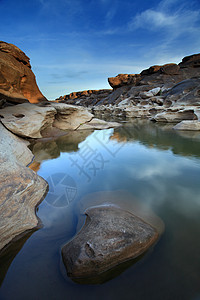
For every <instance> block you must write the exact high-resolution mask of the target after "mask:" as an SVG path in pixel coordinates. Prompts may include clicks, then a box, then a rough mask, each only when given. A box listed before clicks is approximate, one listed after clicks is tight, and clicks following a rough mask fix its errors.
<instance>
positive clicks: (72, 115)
mask: <svg viewBox="0 0 200 300" xmlns="http://www.w3.org/2000/svg"><path fill="white" fill-rule="evenodd" d="M52 106H53V107H54V108H55V109H56V111H57V115H56V118H55V121H54V123H53V126H55V127H57V128H59V129H62V130H75V129H77V128H78V127H79V126H80V125H81V124H84V123H85V122H89V121H90V120H91V119H92V118H93V115H92V114H91V113H89V112H88V110H87V109H85V108H83V107H81V106H80V107H79V106H72V105H66V104H64V103H52Z"/></svg>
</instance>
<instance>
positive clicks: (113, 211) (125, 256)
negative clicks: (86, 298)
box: [62, 206, 159, 278]
mask: <svg viewBox="0 0 200 300" xmlns="http://www.w3.org/2000/svg"><path fill="white" fill-rule="evenodd" d="M86 215H87V219H86V223H85V225H84V227H83V228H82V230H81V231H80V232H79V233H78V234H77V235H76V236H75V238H74V239H73V240H72V241H71V242H69V243H67V244H66V245H65V246H64V247H63V248H62V257H63V262H64V265H65V267H66V269H67V273H68V275H69V276H70V277H72V278H73V277H74V278H77V277H78V278H84V277H92V276H97V275H98V274H100V273H102V272H105V271H107V270H108V269H111V268H113V267H115V266H116V265H119V264H120V263H123V262H125V261H127V260H130V259H133V258H136V257H138V256H139V255H141V254H142V253H144V252H145V251H147V250H148V248H149V247H150V246H152V245H153V243H155V242H156V240H157V239H158V236H159V235H158V233H157V231H156V230H155V229H154V228H153V227H152V226H151V225H149V224H147V223H145V222H144V221H142V220H141V219H140V218H138V217H136V216H134V215H133V214H131V213H129V212H126V211H123V210H121V209H119V208H116V207H105V206H102V207H95V208H90V209H88V210H87V211H86Z"/></svg>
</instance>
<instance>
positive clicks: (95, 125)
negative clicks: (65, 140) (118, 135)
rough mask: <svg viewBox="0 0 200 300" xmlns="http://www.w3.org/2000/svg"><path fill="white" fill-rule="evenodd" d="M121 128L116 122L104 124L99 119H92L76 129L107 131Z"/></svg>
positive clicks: (104, 122)
mask: <svg viewBox="0 0 200 300" xmlns="http://www.w3.org/2000/svg"><path fill="white" fill-rule="evenodd" d="M119 126H121V124H120V123H117V122H106V121H104V120H99V119H96V118H94V119H92V120H91V121H89V122H87V123H85V124H83V125H80V127H79V128H78V129H79V130H85V129H108V128H115V127H119Z"/></svg>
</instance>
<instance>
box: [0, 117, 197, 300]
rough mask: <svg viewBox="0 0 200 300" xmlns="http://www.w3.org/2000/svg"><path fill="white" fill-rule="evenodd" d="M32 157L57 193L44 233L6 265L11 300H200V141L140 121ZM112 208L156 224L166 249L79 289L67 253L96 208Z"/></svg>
mask: <svg viewBox="0 0 200 300" xmlns="http://www.w3.org/2000/svg"><path fill="white" fill-rule="evenodd" d="M31 149H32V151H33V153H34V155H35V161H34V162H33V164H32V165H31V166H30V167H31V168H32V169H34V170H35V171H37V172H38V174H39V175H41V176H42V177H43V178H45V179H46V180H47V181H48V183H49V186H50V188H49V193H48V195H47V197H46V198H45V200H44V201H43V202H42V203H41V204H40V206H39V207H38V209H37V215H38V217H39V218H40V220H41V222H42V224H43V227H42V228H40V229H39V230H36V231H33V232H29V234H27V235H25V236H24V237H23V238H21V239H20V240H18V241H17V242H15V243H13V244H12V245H10V247H9V248H8V249H7V251H6V252H5V253H4V254H3V255H2V256H1V257H0V285H1V286H0V299H1V300H2V299H6V300H7V299H9V300H10V299H70V300H71V299H89V300H90V299H111V300H112V299H127V300H129V299H145V300H146V299H187V300H188V299H192V300H197V299H200V133H195V132H182V133H180V132H176V131H174V130H172V129H171V126H168V125H157V124H154V123H150V122H147V121H135V122H133V123H131V124H130V123H129V124H128V123H124V125H123V126H122V127H121V128H117V129H115V130H114V129H109V130H103V131H82V132H73V133H71V134H70V133H69V134H68V135H66V136H63V137H60V138H58V139H54V140H46V141H43V142H41V141H40V142H37V143H35V144H33V145H31ZM108 204H115V205H117V206H120V207H122V208H124V209H126V210H129V211H131V212H133V213H134V212H135V213H136V214H137V215H139V216H142V217H143V218H144V219H145V220H148V221H149V222H150V223H151V222H152V223H154V226H156V227H157V228H158V230H159V231H160V233H161V237H160V240H159V241H158V243H157V244H156V245H155V246H154V247H153V248H152V249H150V251H148V253H146V254H145V255H144V256H143V257H141V259H139V260H137V261H134V262H131V263H130V264H128V265H127V266H125V267H124V266H123V268H121V269H120V268H119V270H117V271H115V272H114V273H112V274H109V276H108V277H106V278H104V279H103V280H101V281H99V282H95V284H94V282H93V284H92V282H91V283H90V282H89V283H87V284H80V283H76V282H73V281H72V280H71V279H70V278H68V277H67V275H66V273H65V269H64V266H63V264H62V259H61V247H62V246H63V245H64V244H65V243H66V242H67V241H69V240H70V239H72V238H73V236H75V234H76V233H77V231H79V230H80V228H81V226H82V225H83V224H84V220H85V216H84V211H85V209H86V208H88V207H91V206H94V205H108ZM161 220H162V221H161ZM162 222H163V223H164V226H163V223H162Z"/></svg>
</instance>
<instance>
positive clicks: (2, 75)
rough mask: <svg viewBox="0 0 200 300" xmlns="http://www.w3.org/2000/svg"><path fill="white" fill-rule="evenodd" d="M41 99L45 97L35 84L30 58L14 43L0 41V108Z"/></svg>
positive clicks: (43, 99)
mask: <svg viewBox="0 0 200 300" xmlns="http://www.w3.org/2000/svg"><path fill="white" fill-rule="evenodd" d="M41 101H47V99H46V98H45V97H44V96H43V94H42V93H41V92H40V90H39V88H38V86H37V83H36V79H35V75H34V74H33V72H32V70H31V65H30V59H29V58H28V57H27V56H26V54H25V53H24V52H22V51H21V50H20V49H19V48H18V47H16V46H15V45H12V44H8V43H5V42H2V41H0V108H1V107H2V106H5V105H6V103H7V104H19V103H24V102H31V103H38V102H41Z"/></svg>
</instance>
